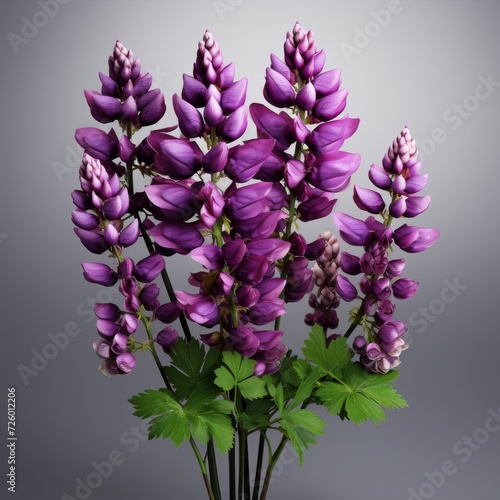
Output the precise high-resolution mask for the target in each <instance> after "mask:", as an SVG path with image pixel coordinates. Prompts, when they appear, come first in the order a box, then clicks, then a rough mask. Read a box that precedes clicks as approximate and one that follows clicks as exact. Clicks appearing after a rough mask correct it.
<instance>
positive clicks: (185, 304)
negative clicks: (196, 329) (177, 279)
mask: <svg viewBox="0 0 500 500" xmlns="http://www.w3.org/2000/svg"><path fill="white" fill-rule="evenodd" d="M175 296H176V297H177V300H178V303H179V307H180V308H181V309H182V310H183V311H184V312H185V313H186V316H187V317H188V318H189V319H190V320H191V321H194V322H195V323H198V324H199V325H202V326H205V327H207V328H212V327H213V326H215V325H216V324H217V323H218V322H219V318H220V311H219V308H218V306H217V304H216V303H215V302H214V299H213V298H212V297H210V296H208V297H207V296H205V295H202V294H191V293H187V292H183V291H179V290H176V291H175Z"/></svg>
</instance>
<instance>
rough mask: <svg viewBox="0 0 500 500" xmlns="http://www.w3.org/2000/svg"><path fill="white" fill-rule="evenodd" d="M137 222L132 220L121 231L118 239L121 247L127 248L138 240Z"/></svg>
mask: <svg viewBox="0 0 500 500" xmlns="http://www.w3.org/2000/svg"><path fill="white" fill-rule="evenodd" d="M139 234H140V230H139V221H138V220H137V219H134V220H133V221H132V222H131V223H130V224H129V225H128V226H127V227H126V228H125V229H123V230H122V232H121V233H120V236H119V237H118V243H119V244H120V245H121V246H122V247H129V246H131V245H133V244H134V243H135V242H136V241H137V240H138V239H139Z"/></svg>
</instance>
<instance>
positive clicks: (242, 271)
mask: <svg viewBox="0 0 500 500" xmlns="http://www.w3.org/2000/svg"><path fill="white" fill-rule="evenodd" d="M268 269H269V261H268V260H267V259H266V258H265V257H263V256H261V255H247V256H245V257H244V259H243V260H242V261H241V262H240V264H239V265H238V268H237V270H236V277H237V278H238V279H239V280H241V281H242V282H243V283H248V284H255V283H260V282H261V281H262V279H263V278H264V275H265V274H266V272H267V270H268Z"/></svg>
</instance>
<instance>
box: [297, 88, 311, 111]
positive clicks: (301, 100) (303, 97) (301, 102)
mask: <svg viewBox="0 0 500 500" xmlns="http://www.w3.org/2000/svg"><path fill="white" fill-rule="evenodd" d="M296 101H297V106H298V107H299V108H300V109H303V110H305V111H310V110H311V109H313V106H314V103H315V102H316V89H315V88H314V85H313V84H312V82H309V83H307V84H306V85H304V86H303V87H302V88H301V89H300V90H299V91H298V93H297V99H296Z"/></svg>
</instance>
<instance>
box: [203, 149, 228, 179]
mask: <svg viewBox="0 0 500 500" xmlns="http://www.w3.org/2000/svg"><path fill="white" fill-rule="evenodd" d="M228 158H229V148H228V147H227V144H226V143H225V142H219V144H217V145H216V146H214V147H213V148H212V149H210V151H209V152H208V153H207V154H206V155H205V156H203V159H202V161H201V164H202V167H203V170H204V171H205V172H207V173H209V174H215V173H217V172H220V171H222V170H224V168H225V166H226V164H227V161H228Z"/></svg>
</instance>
